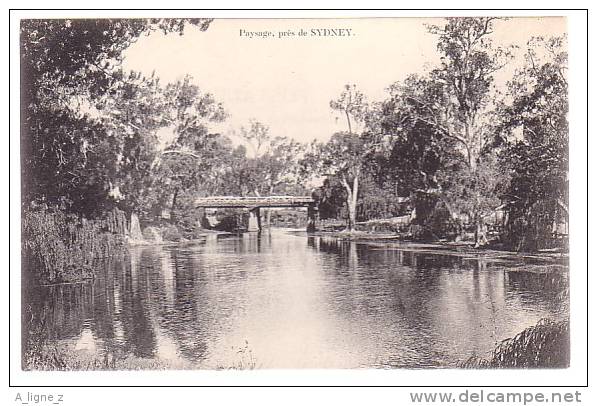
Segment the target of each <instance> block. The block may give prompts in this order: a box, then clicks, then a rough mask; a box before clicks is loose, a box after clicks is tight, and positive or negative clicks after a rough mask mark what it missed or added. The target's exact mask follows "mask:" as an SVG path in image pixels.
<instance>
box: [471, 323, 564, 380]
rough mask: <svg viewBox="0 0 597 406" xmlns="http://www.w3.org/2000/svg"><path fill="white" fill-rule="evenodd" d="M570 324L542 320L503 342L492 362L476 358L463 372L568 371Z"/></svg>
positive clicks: (492, 355)
mask: <svg viewBox="0 0 597 406" xmlns="http://www.w3.org/2000/svg"><path fill="white" fill-rule="evenodd" d="M569 330H570V322H569V320H564V321H560V322H557V323H556V322H553V321H551V320H548V319H543V320H540V321H539V323H537V324H536V325H535V326H532V327H529V328H526V329H525V330H523V331H522V332H521V333H519V334H518V335H516V336H515V337H514V338H508V339H506V340H504V341H502V342H501V343H500V344H499V345H498V346H497V347H496V348H495V349H494V350H493V352H492V354H491V358H489V359H484V358H480V357H476V356H473V357H471V358H469V359H468V360H467V361H466V362H464V363H463V364H462V365H461V366H462V367H463V368H566V367H568V366H569V365H570V333H569Z"/></svg>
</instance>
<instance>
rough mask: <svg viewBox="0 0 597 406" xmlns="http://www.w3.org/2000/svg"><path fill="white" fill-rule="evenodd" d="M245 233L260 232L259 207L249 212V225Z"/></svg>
mask: <svg viewBox="0 0 597 406" xmlns="http://www.w3.org/2000/svg"><path fill="white" fill-rule="evenodd" d="M247 231H248V232H250V233H252V232H256V231H261V213H260V210H259V207H255V208H254V209H251V210H249V225H248V227H247Z"/></svg>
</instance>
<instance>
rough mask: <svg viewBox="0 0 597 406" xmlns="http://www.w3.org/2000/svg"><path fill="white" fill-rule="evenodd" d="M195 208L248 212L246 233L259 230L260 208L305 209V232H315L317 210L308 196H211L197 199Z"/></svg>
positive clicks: (314, 203) (313, 200) (313, 201)
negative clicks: (306, 217) (233, 209)
mask: <svg viewBox="0 0 597 406" xmlns="http://www.w3.org/2000/svg"><path fill="white" fill-rule="evenodd" d="M195 207H198V208H199V207H201V208H218V209H224V208H238V209H248V210H249V225H248V227H247V231H250V232H254V231H260V230H261V213H260V209H261V208H262V207H279V208H283V207H307V216H308V222H307V231H309V232H313V231H316V230H317V220H318V209H317V203H316V202H315V199H313V198H312V197H310V196H243V197H238V196H211V197H199V198H197V199H196V200H195Z"/></svg>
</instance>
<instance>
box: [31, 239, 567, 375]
mask: <svg viewBox="0 0 597 406" xmlns="http://www.w3.org/2000/svg"><path fill="white" fill-rule="evenodd" d="M98 266H100V265H98ZM566 284H567V279H566V278H565V276H564V277H562V276H560V277H557V276H555V275H553V274H552V275H537V274H534V273H528V272H520V267H515V268H508V267H507V266H505V265H504V264H503V263H499V262H491V261H489V260H486V259H479V258H467V257H462V256H456V255H445V254H437V253H429V252H419V251H416V250H408V249H403V248H400V247H397V246H392V245H388V246H381V245H374V244H360V243H355V242H354V241H342V240H339V239H335V238H324V237H314V236H308V237H307V236H305V235H292V234H287V233H283V232H281V231H277V230H274V231H273V232H272V233H263V234H244V235H239V236H213V237H211V238H207V239H206V240H205V241H204V242H202V243H197V244H193V245H187V246H177V247H167V246H162V247H144V248H138V249H133V250H132V252H131V253H130V256H129V257H127V258H122V259H119V260H113V261H110V262H109V263H107V264H102V265H101V271H100V272H98V275H97V277H96V279H95V281H94V282H93V284H91V285H61V286H54V287H46V288H38V289H34V290H29V291H27V292H26V295H25V303H26V306H27V307H26V311H24V316H23V323H24V326H25V327H26V328H24V330H26V331H29V330H35V328H37V330H41V331H43V337H44V338H45V339H46V340H48V341H49V342H64V341H70V342H72V343H74V344H73V345H74V349H75V350H76V351H84V352H88V353H93V354H99V355H110V356H114V354H120V356H134V357H138V358H151V359H159V360H167V361H169V362H170V365H172V366H173V367H177V366H189V365H190V366H191V367H195V368H217V367H221V366H223V367H226V366H232V365H234V364H235V363H236V361H237V358H238V354H239V351H238V349H239V348H240V347H242V346H244V345H245V342H246V341H248V342H249V345H250V347H251V349H252V352H253V354H254V356H255V358H256V359H257V361H258V365H259V366H261V367H278V368H301V367H330V368H332V367H334V368H357V367H377V368H390V367H411V368H424V367H446V366H454V365H455V364H456V363H457V362H458V361H461V360H464V359H466V358H468V357H469V356H471V355H486V353H487V352H488V351H490V350H491V349H492V348H493V347H494V345H495V344H496V343H497V342H499V341H501V340H502V339H504V338H507V337H510V336H513V335H515V334H516V333H518V332H520V331H521V330H523V329H524V328H526V327H528V326H529V325H532V324H535V323H536V322H537V321H538V320H539V319H541V318H544V317H550V318H556V319H557V318H561V317H565V316H566V314H567V312H568V307H567V303H566V302H563V301H562V299H561V297H560V296H558V295H557V292H559V291H561V288H562V286H565V285H566ZM33 327H35V328H33ZM24 338H27V337H24ZM25 341H26V340H25Z"/></svg>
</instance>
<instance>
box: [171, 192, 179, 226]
mask: <svg viewBox="0 0 597 406" xmlns="http://www.w3.org/2000/svg"><path fill="white" fill-rule="evenodd" d="M177 199H178V189H175V190H174V194H173V195H172V205H171V206H170V222H171V223H172V224H174V222H175V221H176V214H175V211H176V200H177Z"/></svg>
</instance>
